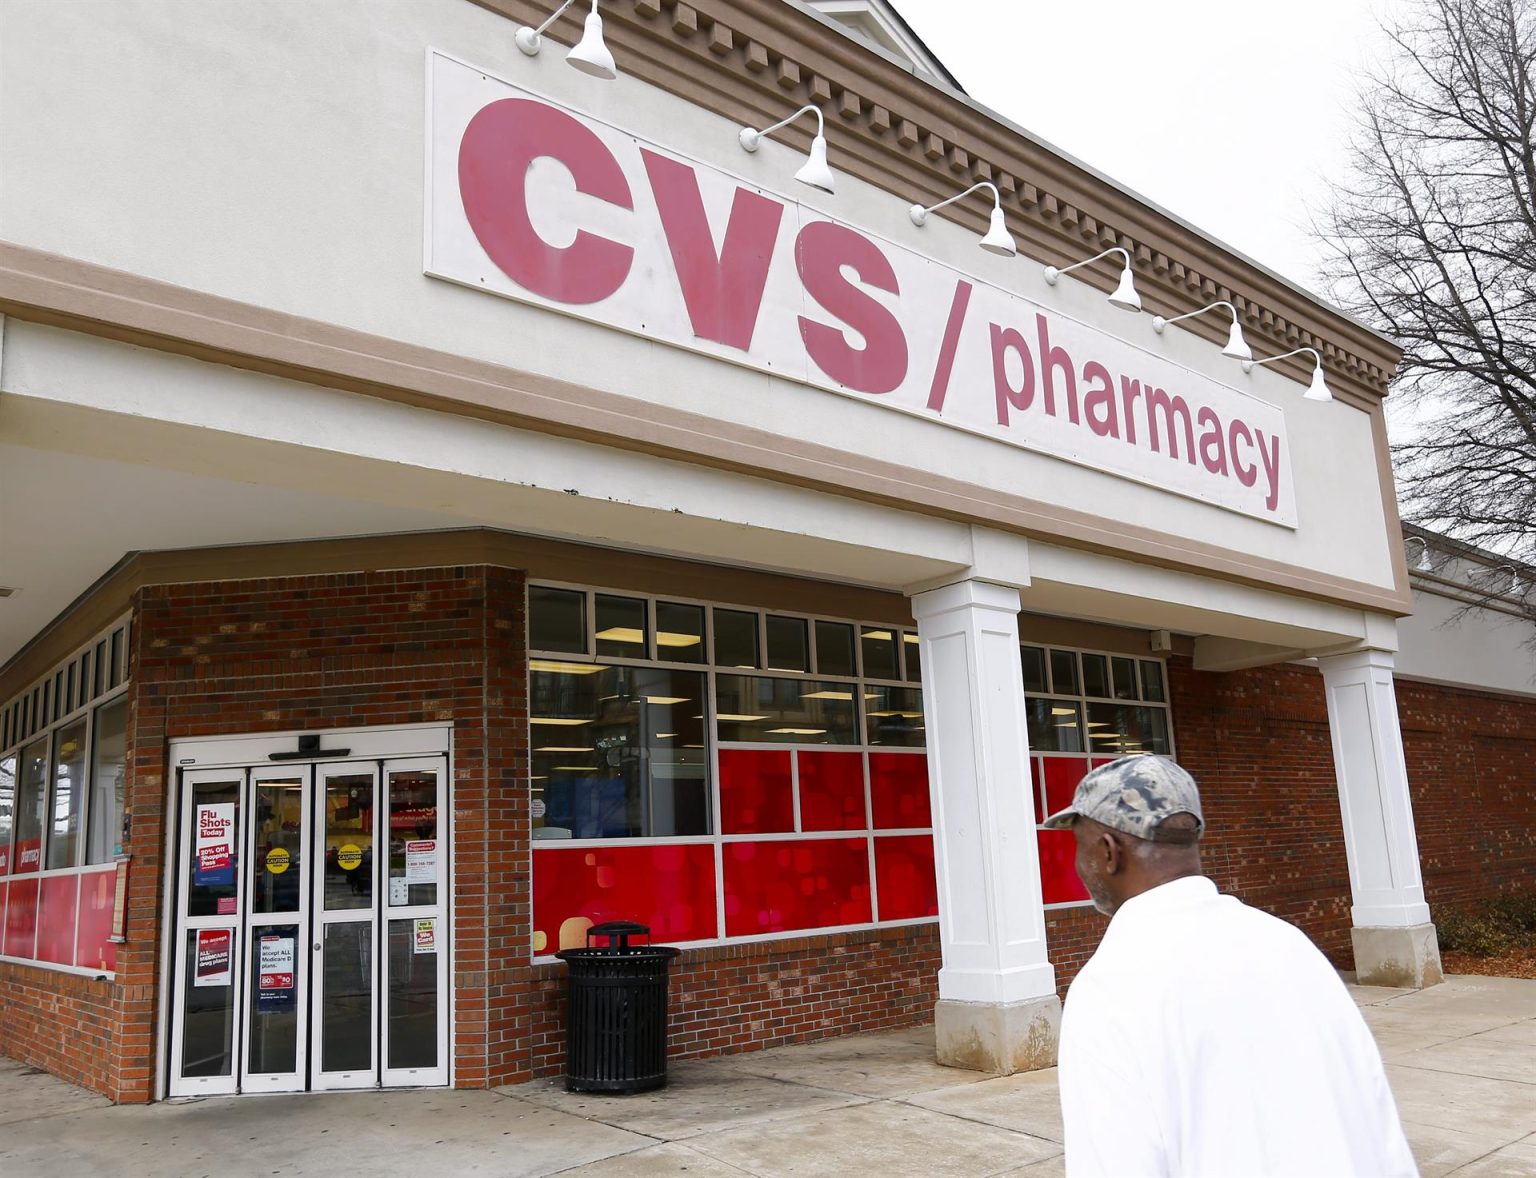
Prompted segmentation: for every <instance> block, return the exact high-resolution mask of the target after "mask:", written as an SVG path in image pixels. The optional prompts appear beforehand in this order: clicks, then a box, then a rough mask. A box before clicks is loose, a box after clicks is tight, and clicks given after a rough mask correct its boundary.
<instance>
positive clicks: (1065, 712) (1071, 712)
mask: <svg viewBox="0 0 1536 1178" xmlns="http://www.w3.org/2000/svg"><path fill="white" fill-rule="evenodd" d="M1051 715H1053V716H1075V715H1077V709H1076V708H1052V709H1051Z"/></svg>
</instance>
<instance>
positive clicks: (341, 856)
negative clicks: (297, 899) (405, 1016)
mask: <svg viewBox="0 0 1536 1178" xmlns="http://www.w3.org/2000/svg"><path fill="white" fill-rule="evenodd" d="M318 773H319V778H320V780H319V785H318V787H317V789H316V793H315V799H316V804H317V806H318V807H319V811H318V813H317V815H316V825H317V829H318V833H319V836H320V844H319V846H318V852H319V853H318V854H317V856H316V859H315V865H316V870H317V872H318V873H319V874H318V877H317V879H316V883H315V896H316V912H315V938H314V950H313V952H314V958H313V960H314V976H315V979H316V983H317V985H318V986H319V993H318V995H317V997H316V1001H315V1016H316V1020H317V1023H318V1026H317V1032H318V1033H317V1036H316V1046H317V1049H318V1052H319V1055H318V1059H317V1060H316V1065H315V1072H314V1082H313V1087H315V1088H367V1087H372V1086H374V1085H376V1084H377V1083H378V1082H379V1075H378V1057H377V1044H378V1039H379V1012H378V1004H377V1003H376V1002H375V1001H374V995H375V993H376V992H377V989H378V972H379V971H378V952H377V948H376V940H377V928H378V923H377V921H376V920H375V912H376V903H375V901H376V897H377V895H378V874H379V864H378V859H379V856H378V855H377V854H375V850H374V848H375V842H376V839H375V832H376V830H377V827H378V821H379V817H378V811H379V806H378V785H379V774H378V769H377V768H376V767H374V766H367V767H363V766H358V765H322V766H321V767H320V768H319V770H318Z"/></svg>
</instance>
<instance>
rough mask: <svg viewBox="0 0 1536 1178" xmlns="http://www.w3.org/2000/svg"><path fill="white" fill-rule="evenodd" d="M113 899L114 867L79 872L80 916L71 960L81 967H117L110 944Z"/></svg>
mask: <svg viewBox="0 0 1536 1178" xmlns="http://www.w3.org/2000/svg"><path fill="white" fill-rule="evenodd" d="M116 899H117V867H116V865H115V864H114V865H113V866H111V867H107V868H104V869H103V870H101V871H91V872H87V873H85V874H82V875H81V876H80V920H79V930H78V933H77V935H76V941H75V964H76V965H78V966H80V967H81V968H82V969H99V970H102V971H103V972H111V971H112V970H113V969H116V968H117V946H116V945H114V944H112V942H111V941H110V940H108V938H109V937H111V935H112V906H113V903H114V902H115V901H116Z"/></svg>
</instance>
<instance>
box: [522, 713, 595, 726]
mask: <svg viewBox="0 0 1536 1178" xmlns="http://www.w3.org/2000/svg"><path fill="white" fill-rule="evenodd" d="M528 723H530V724H549V725H552V726H554V727H557V728H575V727H578V726H579V725H582V724H590V723H592V721H591V720H569V719H566V718H565V717H564V716H531V717H529V720H528Z"/></svg>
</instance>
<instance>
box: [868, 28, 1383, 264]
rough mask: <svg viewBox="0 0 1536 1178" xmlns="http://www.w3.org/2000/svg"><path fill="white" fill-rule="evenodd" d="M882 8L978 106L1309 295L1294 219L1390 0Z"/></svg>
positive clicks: (1333, 150)
mask: <svg viewBox="0 0 1536 1178" xmlns="http://www.w3.org/2000/svg"><path fill="white" fill-rule="evenodd" d="M893 2H894V4H895V7H896V9H897V10H898V11H899V12H900V13H901V14H902V16H903V17H905V18H906V20H907V22H908V23H909V24H911V25H912V27H913V28H914V29H915V30H916V31H917V33H918V35H919V36H920V37H922V38H923V40H924V41H925V42H926V43H927V45H928V47H929V48H930V49H931V50H932V51H933V52H934V53H935V54H936V55H937V56H938V58H939V59H940V60H941V61H943V62H944V64H945V65H946V66H948V67H949V69H950V71H951V72H952V73H953V74H955V76H956V77H957V78H959V80H960V83H961V85H963V86H964V87H965V88H966V90H967V91H968V92H969V93H970V94H971V96H972V97H973V98H975V99H976V100H977V101H979V102H981V103H983V104H984V105H986V106H988V107H991V108H992V109H993V110H995V111H997V112H998V113H999V114H1002V115H1005V116H1007V117H1008V118H1009V119H1011V120H1012V121H1013V122H1015V123H1017V124H1018V125H1019V126H1021V127H1023V128H1025V129H1026V130H1028V131H1029V132H1031V133H1032V134H1034V135H1036V136H1038V137H1039V138H1041V139H1044V140H1045V141H1046V142H1048V143H1050V144H1051V145H1053V146H1054V147H1056V148H1057V149H1059V150H1061V151H1064V152H1065V153H1066V154H1068V155H1071V156H1075V157H1076V158H1077V159H1079V160H1081V161H1083V162H1084V163H1087V164H1090V165H1092V166H1093V167H1095V168H1097V169H1098V170H1099V171H1101V172H1104V173H1106V174H1107V175H1109V176H1110V177H1112V178H1113V179H1115V180H1116V181H1118V182H1119V183H1121V184H1123V185H1125V186H1126V187H1128V188H1130V189H1132V190H1133V191H1135V192H1138V193H1140V194H1141V195H1142V196H1144V197H1147V198H1148V199H1150V200H1152V201H1154V202H1156V203H1157V204H1160V205H1162V206H1163V207H1164V208H1166V209H1168V210H1169V211H1170V212H1173V213H1175V214H1177V215H1178V216H1180V217H1182V218H1183V219H1184V220H1186V221H1188V222H1190V223H1192V224H1193V225H1195V226H1196V227H1198V228H1200V229H1202V230H1204V231H1205V232H1207V233H1208V234H1210V235H1211V236H1213V237H1215V238H1217V239H1218V240H1220V241H1223V242H1225V243H1226V244H1228V245H1230V246H1232V247H1234V248H1235V249H1237V250H1239V251H1241V252H1242V253H1245V254H1247V255H1248V256H1250V257H1252V258H1254V259H1255V260H1256V261H1259V262H1261V263H1263V264H1264V265H1266V266H1268V267H1270V268H1271V269H1273V270H1276V271H1279V272H1280V273H1281V274H1283V275H1285V276H1286V277H1288V278H1290V279H1292V280H1293V281H1295V282H1298V283H1300V284H1302V285H1304V286H1307V287H1309V288H1313V289H1316V285H1317V284H1316V282H1315V271H1316V268H1317V259H1318V258H1319V256H1320V253H1319V248H1318V246H1317V245H1316V244H1315V243H1313V242H1312V240H1311V239H1310V237H1309V235H1308V233H1307V231H1306V228H1305V226H1306V224H1307V210H1308V208H1309V207H1312V206H1313V205H1315V204H1316V203H1317V202H1318V201H1319V200H1320V199H1321V197H1322V196H1323V194H1324V193H1326V190H1327V185H1328V183H1329V178H1330V177H1331V176H1337V175H1339V174H1340V172H1341V170H1342V167H1343V163H1344V160H1345V145H1346V141H1347V137H1348V133H1349V128H1350V118H1351V112H1352V110H1353V108H1354V105H1355V103H1354V96H1355V93H1356V87H1357V83H1358V82H1359V80H1360V77H1361V69H1362V66H1363V64H1364V63H1366V62H1367V61H1368V60H1370V59H1371V57H1372V56H1375V55H1377V54H1379V47H1380V44H1381V36H1380V32H1379V29H1378V19H1377V18H1378V16H1379V15H1380V14H1381V13H1382V12H1384V11H1388V9H1387V7H1386V6H1387V5H1388V4H1389V3H1390V2H1391V0H1285V2H1284V3H1282V4H1278V5H1273V4H1271V5H1259V4H1253V3H1243V2H1241V0H1220V2H1218V0H1161V2H1157V0H1067V2H1065V3H1063V2H1062V0H1052V2H1051V3H1046V2H1044V0H893ZM978 30H985V33H984V34H983V35H978Z"/></svg>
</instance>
